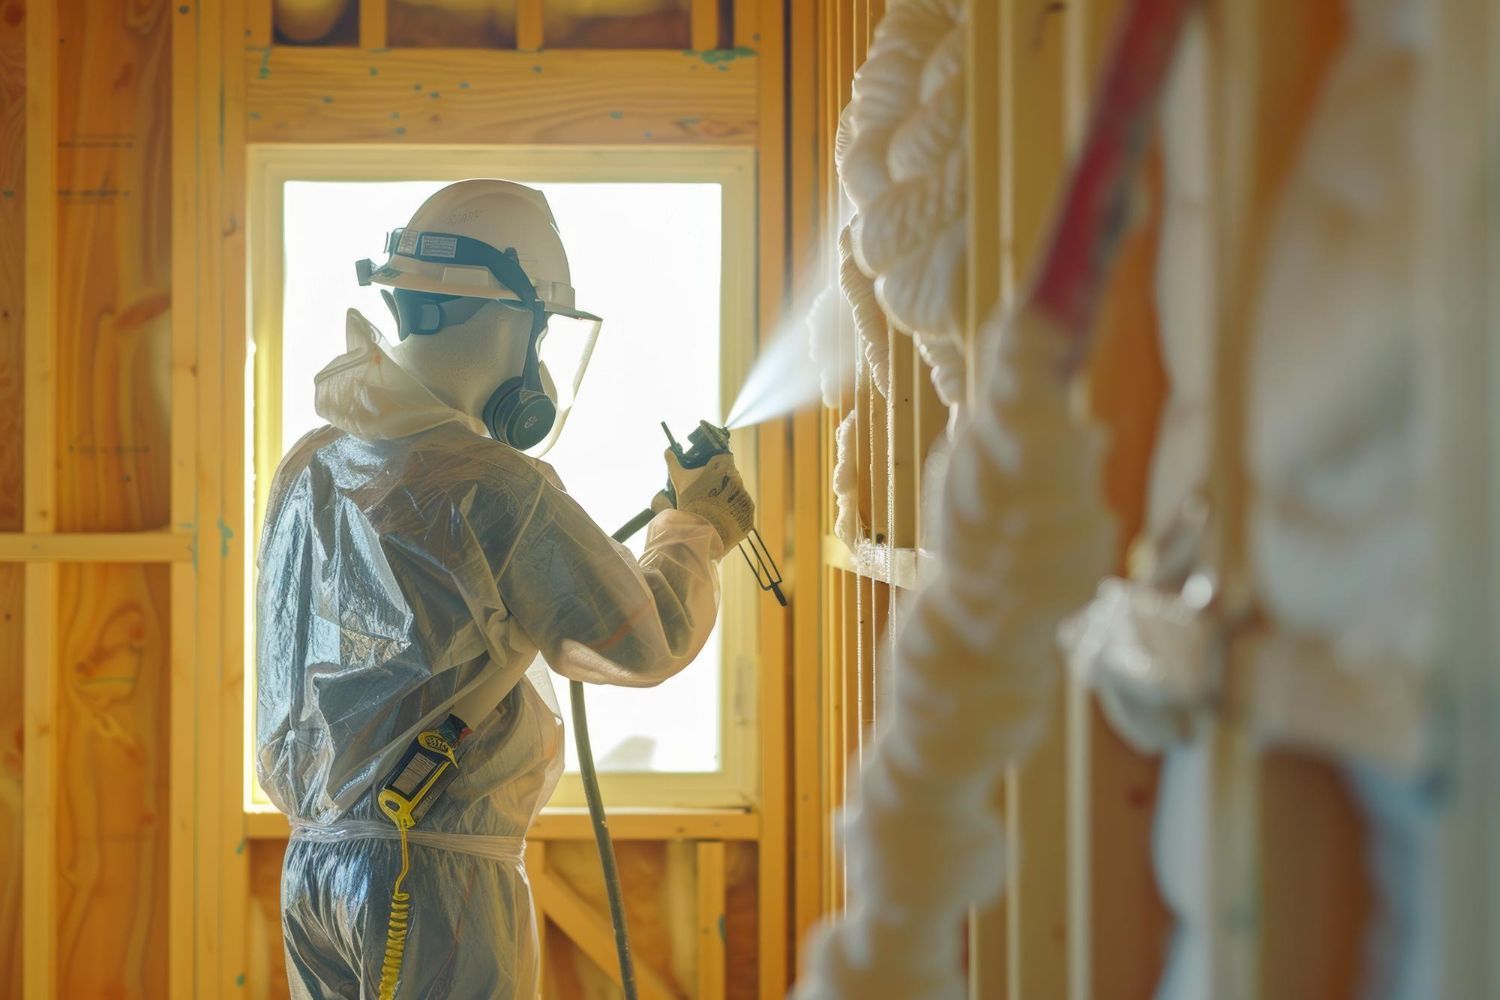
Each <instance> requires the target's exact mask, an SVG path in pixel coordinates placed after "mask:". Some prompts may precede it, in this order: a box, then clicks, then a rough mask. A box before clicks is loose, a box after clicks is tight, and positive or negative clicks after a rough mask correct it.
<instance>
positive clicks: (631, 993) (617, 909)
mask: <svg viewBox="0 0 1500 1000" xmlns="http://www.w3.org/2000/svg"><path fill="white" fill-rule="evenodd" d="M655 516H656V512H655V511H653V510H651V509H650V508H649V507H648V508H647V509H645V510H643V511H641V512H640V513H639V514H637V515H636V516H635V517H633V518H631V519H630V520H629V521H628V522H626V524H625V526H624V527H622V528H621V529H620V530H619V531H616V532H615V533H614V535H613V536H612V537H613V538H614V540H615V541H617V542H624V541H626V540H627V539H629V538H630V536H632V535H634V534H635V533H636V532H637V531H640V530H641V529H642V528H644V527H645V526H646V525H647V524H649V523H650V521H651V519H652V518H653V517H655ZM568 697H569V701H570V702H571V703H572V706H573V739H574V740H575V741H576V742H577V744H578V777H579V780H581V781H582V782H583V797H584V798H585V799H587V800H588V803H589V819H590V820H591V821H592V822H593V825H594V844H595V846H597V847H598V849H599V865H600V867H602V868H603V869H604V891H605V894H606V895H607V896H608V897H609V920H610V923H612V924H613V925H614V928H615V954H616V955H617V956H618V958H619V961H620V985H621V986H622V987H623V988H624V990H625V1000H636V990H635V962H634V960H633V959H631V957H630V931H629V929H628V928H627V927H626V925H625V897H624V894H623V893H622V892H621V891H620V868H619V866H618V865H617V864H616V863H615V844H614V840H613V839H611V837H610V835H609V817H607V816H606V815H605V814H604V796H603V795H601V794H600V792H599V772H598V771H596V770H595V769H594V750H593V747H592V746H591V745H590V743H589V719H588V712H587V711H586V710H585V708H584V704H583V683H582V682H581V681H569V682H568Z"/></svg>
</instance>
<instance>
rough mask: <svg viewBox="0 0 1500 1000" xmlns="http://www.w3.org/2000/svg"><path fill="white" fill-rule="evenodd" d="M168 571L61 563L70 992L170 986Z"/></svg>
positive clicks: (159, 992)
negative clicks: (168, 957)
mask: <svg viewBox="0 0 1500 1000" xmlns="http://www.w3.org/2000/svg"><path fill="white" fill-rule="evenodd" d="M167 580H168V570H167V567H166V566H129V565H110V566H92V565H64V566H63V567H61V569H60V571H59V584H60V586H59V592H60V595H61V596H60V598H59V602H58V629H59V639H58V651H59V657H58V660H59V663H58V666H59V670H60V674H61V676H60V678H59V684H58V688H59V692H60V695H59V709H58V725H57V732H58V755H59V762H58V773H59V785H60V787H61V794H60V802H59V810H58V821H57V862H58V869H59V870H58V879H59V884H58V914H59V927H58V965H59V968H58V985H59V991H60V992H59V995H61V996H68V997H109V996H117V997H158V996H165V995H167V989H166V976H167V948H166V942H167V907H166V891H167V864H168V854H167V823H166V818H167V771H168V759H167V754H166V747H167V738H166V737H167V731H168V725H167V695H168V690H167V681H168V669H167V637H168V627H167V608H168V582H167Z"/></svg>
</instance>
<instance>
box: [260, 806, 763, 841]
mask: <svg viewBox="0 0 1500 1000" xmlns="http://www.w3.org/2000/svg"><path fill="white" fill-rule="evenodd" d="M245 831H246V836H248V837H250V838H251V839H253V840H285V839H286V838H287V836H289V835H290V833H291V828H290V826H288V824H287V819H286V817H285V816H283V815H282V814H281V813H279V812H277V811H276V810H275V809H271V808H261V809H251V810H246V811H245ZM609 832H610V835H611V836H612V837H614V839H615V840H755V839H757V838H758V837H759V836H760V817H759V816H757V815H756V814H754V813H747V812H737V811H734V810H728V809H722V810H720V809H684V810H668V811H645V810H631V809H611V810H610V813H609ZM526 836H527V839H528V840H532V841H548V840H588V841H592V840H593V839H594V830H593V827H592V826H591V825H590V823H589V814H588V810H587V809H558V808H547V809H543V810H542V814H541V815H540V816H538V817H537V820H536V822H535V823H533V824H532V826H531V830H530V831H529V832H528V833H527V835H526Z"/></svg>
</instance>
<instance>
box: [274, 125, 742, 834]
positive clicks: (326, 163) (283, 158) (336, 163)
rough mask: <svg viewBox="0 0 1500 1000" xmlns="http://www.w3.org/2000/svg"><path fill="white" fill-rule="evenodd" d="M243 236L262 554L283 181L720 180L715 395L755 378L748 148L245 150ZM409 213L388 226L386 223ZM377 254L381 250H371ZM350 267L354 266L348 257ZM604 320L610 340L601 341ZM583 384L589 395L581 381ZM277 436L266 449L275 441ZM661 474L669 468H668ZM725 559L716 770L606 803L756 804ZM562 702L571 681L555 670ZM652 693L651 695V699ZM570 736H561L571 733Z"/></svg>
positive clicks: (644, 780) (614, 793) (732, 572)
mask: <svg viewBox="0 0 1500 1000" xmlns="http://www.w3.org/2000/svg"><path fill="white" fill-rule="evenodd" d="M248 153H249V164H248V167H249V174H248V178H247V179H248V185H247V189H248V190H247V194H248V196H249V201H248V218H247V232H246V238H247V242H248V246H247V251H248V256H249V261H250V269H249V276H248V281H249V290H248V291H249V294H248V297H247V302H248V304H249V316H248V322H247V329H248V339H249V344H248V348H249V361H248V363H247V366H246V367H247V371H246V379H247V381H248V382H249V385H248V386H247V393H246V398H247V399H249V400H251V407H252V408H251V410H250V412H249V413H248V414H247V417H248V427H247V431H246V437H247V441H246V446H247V449H248V451H249V453H250V461H249V462H248V463H247V472H248V473H249V477H250V481H249V483H247V490H246V492H247V497H246V505H245V509H246V510H247V511H248V512H249V514H250V524H249V525H246V526H245V527H246V529H247V533H246V537H248V538H251V539H252V540H253V542H254V545H255V547H254V549H253V550H252V551H254V552H258V551H259V543H260V531H261V525H262V523H263V521H264V514H265V505H266V499H267V496H266V494H267V491H268V489H269V485H270V481H271V477H272V475H273V474H274V472H275V469H276V464H277V463H278V462H279V461H280V459H281V455H280V444H279V443H280V440H281V435H282V429H281V385H282V382H281V379H282V366H281V349H280V345H281V334H282V307H283V290H284V287H285V286H284V277H285V272H284V260H283V245H284V237H283V220H284V189H285V184H286V183H287V182H288V181H350V182H358V181H369V182H380V181H412V180H418V181H421V180H435V181H449V180H462V179H464V178H467V177H485V176H488V177H496V176H499V177H519V178H529V179H532V180H535V181H546V182H559V183H579V182H584V183H586V182H600V183H611V182H613V183H652V182H656V183H673V182H676V183H715V184H719V185H720V190H721V197H720V226H721V230H720V239H721V260H720V304H719V314H720V326H719V336H720V343H719V359H720V370H719V380H720V382H719V392H720V398H721V399H723V400H725V402H726V405H727V403H728V401H730V400H732V399H733V397H734V395H735V393H736V392H738V390H739V387H740V385H741V384H742V383H743V381H744V377H745V375H746V374H747V373H748V372H749V369H750V365H751V363H752V361H753V357H754V343H755V332H756V329H757V319H758V317H757V293H756V289H757V279H758V275H757V265H756V262H757V260H758V256H759V255H758V252H757V251H758V248H757V246H756V192H755V152H754V151H753V150H751V149H740V148H729V147H701V148H691V149H684V148H681V147H673V148H670V149H655V148H609V149H598V148H582V147H547V146H500V145H497V146H420V147H414V146H387V145H348V144H343V145H313V144H302V143H298V144H294V145H293V144H256V145H252V146H251V147H249V150H248ZM403 221H404V220H392V223H391V227H392V228H394V227H395V226H397V225H399V224H401V222H403ZM372 249H378V248H372ZM350 266H351V268H352V267H353V262H352V261H351V262H350ZM608 319H609V318H608V317H605V320H606V323H605V332H604V334H603V335H604V336H608V335H609V334H608V329H609V327H608ZM585 391H587V390H586V389H585ZM731 436H732V441H733V447H734V451H735V458H736V461H737V464H738V465H739V468H740V470H741V472H742V474H743V475H744V477H745V481H746V484H747V486H749V488H750V489H751V490H752V492H755V491H756V487H757V482H758V475H757V473H758V468H757V455H756V439H755V434H754V432H753V430H749V429H747V430H743V431H733V432H732V434H731ZM273 443H274V444H273ZM663 475H665V470H663ZM739 561H740V560H739V557H738V556H737V555H735V554H734V553H730V554H728V556H727V557H726V559H725V563H724V565H725V566H726V567H727V568H726V569H725V571H724V572H723V575H722V585H723V591H722V592H723V605H722V610H721V612H720V613H721V616H722V626H723V645H722V659H721V675H720V689H719V718H720V731H719V740H720V768H719V769H718V770H716V771H708V772H699V773H691V772H654V773H653V772H611V773H607V774H602V775H600V781H601V785H602V787H603V791H604V794H605V796H606V798H607V799H608V801H609V802H610V803H611V804H612V805H615V806H620V807H626V808H645V809H696V808H725V807H728V808H745V807H750V808H753V807H755V806H756V805H757V804H758V802H759V797H760V773H759V771H760V768H759V764H760V749H761V748H760V745H759V739H758V730H759V721H758V714H759V698H758V691H759V680H758V675H759V670H760V669H761V663H762V661H763V658H764V657H763V650H762V649H761V648H760V634H759V632H760V630H759V616H760V614H761V610H762V609H761V604H762V597H763V595H761V594H760V592H759V590H758V588H757V587H756V585H755V582H754V580H753V578H752V577H751V574H750V573H749V572H748V570H746V569H745V568H744V567H743V566H740V565H738V563H739ZM253 574H254V559H253V558H252V559H250V560H247V567H246V575H247V578H249V579H248V580H247V586H246V590H245V593H246V607H245V616H246V617H245V621H246V622H247V624H249V625H250V626H251V627H249V628H247V629H246V671H245V677H246V685H247V692H246V698H245V748H246V749H245V804H246V808H247V810H250V811H264V810H266V809H268V808H270V804H269V801H268V800H267V799H266V798H265V793H264V792H263V791H261V790H260V789H259V787H258V785H257V782H256V780H255V769H254V763H253V761H254V758H253V749H254V740H255V727H254V714H253V713H254V709H255V696H254V692H253V690H252V688H253V685H254V683H255V660H254V628H253V622H254V615H253V612H254V586H253ZM554 688H555V689H556V691H557V694H558V698H559V700H560V701H566V699H567V697H568V692H567V684H566V682H565V680H564V679H563V678H562V677H559V676H557V675H554ZM646 696H649V695H646ZM572 738H573V734H572V733H569V734H568V739H570V740H571V739H572ZM583 804H584V798H583V791H582V785H581V783H580V781H579V778H578V776H577V775H576V774H565V775H564V776H563V779H562V781H561V782H559V785H558V788H557V791H556V793H555V794H554V795H553V796H552V799H551V801H550V803H549V805H550V807H553V808H576V807H578V806H581V805H583Z"/></svg>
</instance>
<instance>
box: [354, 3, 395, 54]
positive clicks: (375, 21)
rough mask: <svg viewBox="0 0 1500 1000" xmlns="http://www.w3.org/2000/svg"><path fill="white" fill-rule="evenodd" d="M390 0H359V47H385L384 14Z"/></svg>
mask: <svg viewBox="0 0 1500 1000" xmlns="http://www.w3.org/2000/svg"><path fill="white" fill-rule="evenodd" d="M389 3H390V0H359V47H360V48H362V49H383V48H385V47H386V14H387V5H388V4H389Z"/></svg>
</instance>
